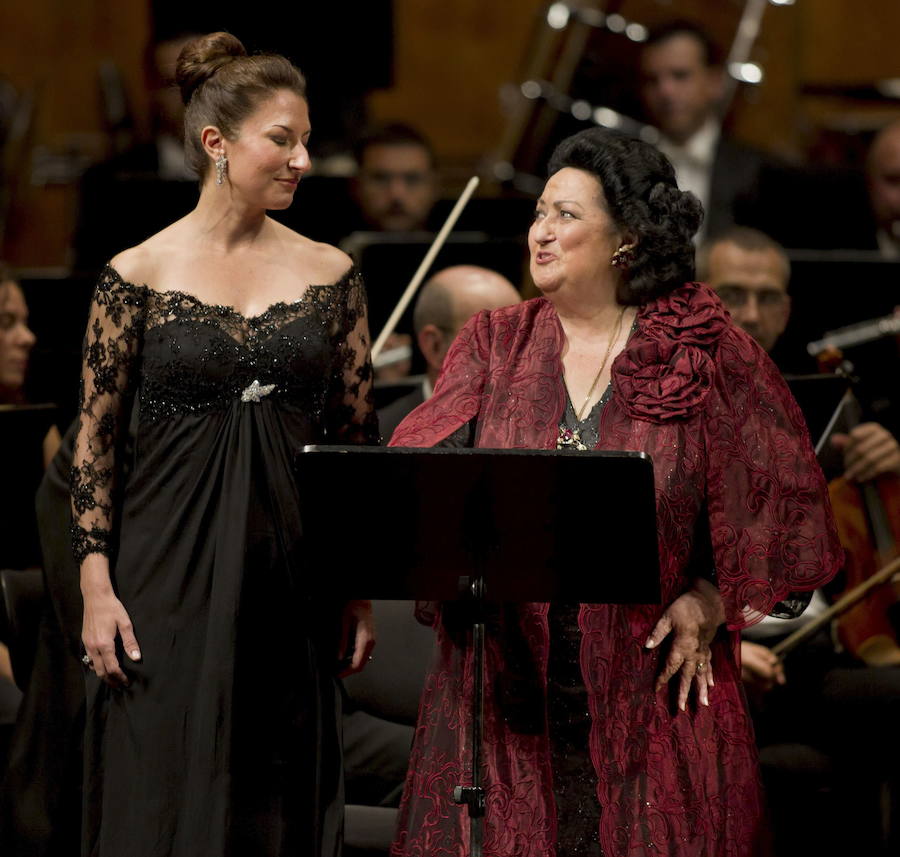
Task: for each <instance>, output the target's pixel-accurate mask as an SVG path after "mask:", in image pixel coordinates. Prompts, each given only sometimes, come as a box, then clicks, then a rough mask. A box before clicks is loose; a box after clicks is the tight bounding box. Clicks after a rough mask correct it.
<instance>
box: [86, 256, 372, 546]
mask: <svg viewBox="0 0 900 857" xmlns="http://www.w3.org/2000/svg"><path fill="white" fill-rule="evenodd" d="M368 351H369V338H368V326H367V321H366V306H365V292H364V289H363V284H362V279H361V277H360V276H359V273H358V272H357V271H356V270H355V269H351V270H349V271H348V272H347V273H346V274H345V275H344V276H343V277H341V278H340V280H338V281H337V282H336V283H333V284H329V285H321V286H320V285H315V286H309V287H308V288H307V289H306V291H305V292H304V293H303V295H302V297H300V298H299V299H298V300H296V301H291V302H279V303H276V304H273V305H272V306H270V307H269V308H268V309H267V310H266V311H265V312H263V313H261V314H259V315H257V316H253V317H245V316H243V315H242V314H241V313H239V312H238V311H237V310H235V309H234V308H232V307H228V306H222V305H216V304H208V303H205V302H203V301H201V300H200V299H199V298H197V297H195V296H194V295H191V294H189V293H187V292H179V291H166V292H161V291H156V290H154V289H151V288H149V287H147V286H140V285H135V284H132V283H128V282H126V281H125V280H123V279H122V278H121V276H119V274H118V273H117V272H116V271H115V270H114V269H113V268H111V267H107V268H106V269H105V271H104V272H103V274H102V275H101V278H100V281H99V282H98V284H97V288H96V290H95V293H94V299H93V303H92V307H91V318H90V321H89V324H88V331H87V335H86V338H85V353H84V373H83V378H82V388H81V396H80V414H79V416H80V420H81V427H80V430H79V439H78V443H77V445H76V451H75V459H74V465H73V469H72V496H73V504H74V511H75V520H74V527H73V533H74V541H75V553H76V556H77V557H78V559H81V558H83V557H84V556H85V555H86V554H87V553H90V552H94V551H96V552H101V553H109V551H110V546H109V540H110V531H111V521H112V517H113V514H112V513H113V505H114V501H113V485H114V482H115V476H116V469H117V461H116V450H117V447H118V446H119V445H120V441H121V440H122V437H123V434H124V431H123V429H124V427H125V426H127V423H128V415H129V414H130V412H131V403H132V402H133V401H135V400H136V402H137V413H138V420H139V425H141V426H147V427H152V426H153V425H157V424H160V423H162V422H164V421H166V420H172V419H179V418H181V417H184V416H187V415H203V414H212V413H215V412H217V411H222V410H223V409H227V408H233V407H248V406H249V407H252V406H258V405H259V404H260V403H261V402H263V401H265V402H268V403H271V404H272V405H277V406H278V407H280V408H284V409H288V410H290V411H292V412H295V413H300V414H302V415H303V416H304V419H305V422H306V423H307V424H308V425H310V426H312V428H313V430H312V438H313V439H316V440H318V441H319V442H330V443H356V442H362V443H365V442H373V441H374V440H376V439H377V424H376V421H375V417H374V410H373V404H372V394H371V381H372V370H371V364H370V361H369V357H368Z"/></svg>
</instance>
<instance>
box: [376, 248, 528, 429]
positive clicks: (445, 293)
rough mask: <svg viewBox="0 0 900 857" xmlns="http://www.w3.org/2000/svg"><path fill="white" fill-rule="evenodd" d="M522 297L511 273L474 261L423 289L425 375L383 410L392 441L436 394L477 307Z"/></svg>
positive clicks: (420, 322)
mask: <svg viewBox="0 0 900 857" xmlns="http://www.w3.org/2000/svg"><path fill="white" fill-rule="evenodd" d="M520 299H521V298H520V297H519V293H518V292H517V291H516V289H515V287H514V286H513V284H512V283H511V282H510V281H509V280H507V279H506V277H504V276H502V275H500V274H498V273H496V272H495V271H490V270H488V269H487V268H479V267H477V266H475V265H454V266H453V267H451V268H444V270H443V271H439V272H438V273H437V274H435V275H434V276H433V277H432V278H431V279H430V280H428V282H427V283H426V284H425V285H424V287H423V288H422V291H421V292H420V293H419V297H418V300H417V301H416V307H415V310H414V312H413V329H414V330H415V335H416V340H417V342H418V343H419V349H420V350H421V351H422V354H423V355H424V357H425V363H426V364H427V370H426V376H425V380H424V381H423V382H422V383H421V384H417V385H416V387H415V388H414V389H413V390H412V391H411V392H410V393H408V394H407V395H405V396H403V397H402V398H400V399H397V400H396V401H394V402H392V403H391V404H389V405H387V406H386V407H384V408H382V409H381V410H379V412H378V422H379V425H380V427H381V436H382V438H383V439H384V442H385V443H387V442H388V441H389V440H390V439H391V435H392V434H393V433H394V429H395V428H397V426H398V425H399V424H400V421H401V420H402V419H403V418H404V417H405V416H406V415H407V414H408V413H409V412H410V411H412V410H413V409H414V408H417V407H418V406H419V405H421V404H422V402H424V401H425V400H426V399H427V398H429V397H430V396H431V391H432V390H433V389H434V385H435V383H436V381H437V379H438V375H440V373H441V365H442V364H443V362H444V357H445V356H446V355H447V351H448V350H449V348H450V346H451V344H452V343H453V340H454V339H455V338H456V334H457V333H459V330H460V328H461V327H462V326H463V325H464V324H465V323H466V322H467V321H468V320H469V319H470V318H471V317H472V316H473V315H475V313H476V312H479V311H480V310H483V309H499V308H500V307H504V306H509V305H510V304H515V303H518V302H519V300H520Z"/></svg>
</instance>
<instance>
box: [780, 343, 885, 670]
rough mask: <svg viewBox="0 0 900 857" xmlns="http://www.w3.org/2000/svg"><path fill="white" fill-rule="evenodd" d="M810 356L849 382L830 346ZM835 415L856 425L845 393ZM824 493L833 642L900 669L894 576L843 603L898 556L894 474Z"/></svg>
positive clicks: (853, 404) (856, 412) (856, 413)
mask: <svg viewBox="0 0 900 857" xmlns="http://www.w3.org/2000/svg"><path fill="white" fill-rule="evenodd" d="M859 327H862V326H859ZM871 330H872V333H873V334H875V335H878V336H884V335H885V332H886V331H884V328H883V326H882V327H881V328H874V327H873V328H872V329H871ZM854 332H855V331H854ZM814 344H815V345H819V343H814ZM816 357H817V360H818V362H819V368H820V370H822V371H830V372H837V373H838V374H843V375H845V376H847V377H849V378H851V380H852V376H851V375H850V373H849V372H848V370H847V368H846V367H845V365H844V360H843V355H842V353H841V352H840V351H839V350H838V349H837V348H836V347H834V346H831V345H829V347H825V348H821V349H820V350H819V351H818V353H817V354H816ZM839 411H841V412H842V414H841V417H842V419H843V422H844V423H845V425H847V426H849V427H855V426H858V425H860V424H861V423H862V419H861V409H860V406H859V403H858V402H857V400H856V398H855V397H854V396H853V394H852V392H850V391H849V390H848V391H847V393H846V394H845V396H844V399H843V400H842V402H841V405H840V407H839ZM828 494H829V498H830V500H831V505H832V510H833V512H834V518H835V524H836V526H837V530H838V535H839V537H840V540H841V544H842V545H843V546H844V549H845V551H846V554H845V555H846V559H845V564H844V584H845V585H844V589H843V591H842V592H841V593H840V597H839V598H838V601H837V603H838V604H842V609H841V610H839V611H836V612H835V614H834V615H835V616H836V617H837V636H838V639H839V641H840V642H841V644H842V645H843V647H844V648H845V649H846V650H847V651H848V652H850V653H851V654H852V655H853V656H854V657H856V658H858V659H859V660H861V661H864V662H865V663H867V664H869V665H870V666H881V665H900V645H898V625H897V624H896V623H895V622H892V621H891V619H892V617H893V618H894V619H897V618H898V609H900V604H898V600H900V584H898V583H897V582H895V581H894V575H886V576H884V578H883V579H882V580H881V583H880V584H879V585H875V586H870V587H866V588H865V589H864V590H863V591H864V597H861V598H859V599H854V598H851V599H848V600H846V601H844V598H845V597H846V596H847V595H854V594H855V593H856V592H858V591H860V588H861V587H864V586H865V584H866V583H867V581H870V580H872V579H873V578H874V577H876V576H877V575H878V572H879V570H880V569H884V568H885V567H886V566H888V565H891V564H892V563H893V562H894V560H896V559H897V558H898V557H900V474H896V473H885V474H881V475H879V476H877V477H876V478H875V479H871V480H867V481H865V482H856V481H850V480H848V479H847V478H846V477H845V476H843V475H841V476H838V477H836V478H834V479H832V480H831V481H830V482H829V484H828ZM879 579H880V578H879ZM835 606H836V605H835ZM785 642H786V641H785Z"/></svg>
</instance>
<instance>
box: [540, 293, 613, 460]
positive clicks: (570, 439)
mask: <svg viewBox="0 0 900 857" xmlns="http://www.w3.org/2000/svg"><path fill="white" fill-rule="evenodd" d="M624 317H625V307H622V309H620V310H619V317H618V318H617V319H616V323H615V326H614V327H613V332H612V336H610V338H609V343H608V344H607V346H606V353H605V354H604V355H603V362H602V363H601V364H600V368H599V369H598V370H597V374H596V375H595V376H594V383H593V384H591V389H590V390H588V394H587V395H586V396H585V397H584V402H583V403H582V405H581V408H580V409H579V410H578V411H577V412H575V427H574V428H567V427H566V426H565V425H561V426H560V427H559V434H558V435H557V437H556V448H557V449H577V450H579V451H583V450H586V449H587V447H586V446H585V445H584V443H582V440H581V433H580V432H579V430H578V426H579V424H580V423H581V421H582V419H584V412H585V409H586V408H587V406H588V402H589V401H590V400H591V396H593V395H594V389H595V388H596V386H597V382H598V381H599V380H600V376H601V375H602V374H603V370H604V369H605V368H606V362H607V361H608V360H609V355H610V354H611V353H612V348H613V345H615V343H616V342H617V341H618V339H619V334H620V333H621V332H622V319H623V318H624ZM565 382H566V381H565V375H564V376H563V384H565ZM566 390H567V391H568V387H566ZM571 399H572V397H571V396H569V400H570V401H571ZM572 410H573V411H575V405H574V404H573V405H572Z"/></svg>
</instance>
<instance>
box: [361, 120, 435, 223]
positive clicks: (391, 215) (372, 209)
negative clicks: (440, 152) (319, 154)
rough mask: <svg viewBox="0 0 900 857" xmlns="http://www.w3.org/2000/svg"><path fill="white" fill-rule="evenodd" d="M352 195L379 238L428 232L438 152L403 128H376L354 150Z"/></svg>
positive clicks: (422, 137)
mask: <svg viewBox="0 0 900 857" xmlns="http://www.w3.org/2000/svg"><path fill="white" fill-rule="evenodd" d="M354 155H355V158H356V163H357V174H356V177H355V179H354V182H353V195H354V198H355V199H356V201H357V204H358V205H359V210H360V214H361V215H362V219H363V221H364V224H365V225H364V226H361V228H365V229H369V230H374V231H378V232H415V231H421V230H424V229H427V228H428V217H429V215H430V213H431V209H432V207H433V206H434V203H435V200H436V199H437V194H438V180H437V171H436V164H435V157H434V151H433V149H432V148H431V145H430V144H429V142H428V141H427V140H426V139H425V137H424V136H422V134H420V133H419V132H418V131H416V130H415V129H414V128H412V127H410V126H409V125H403V124H401V123H399V122H395V123H391V124H387V125H383V126H380V127H378V128H373V129H372V130H370V131H369V132H368V133H366V134H364V135H363V136H362V137H361V138H360V140H359V141H358V142H357V144H356V146H355V147H354Z"/></svg>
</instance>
